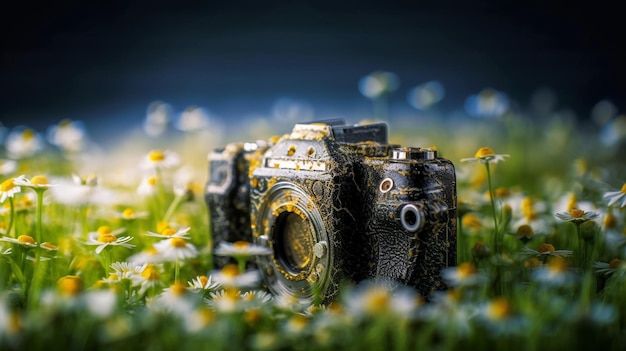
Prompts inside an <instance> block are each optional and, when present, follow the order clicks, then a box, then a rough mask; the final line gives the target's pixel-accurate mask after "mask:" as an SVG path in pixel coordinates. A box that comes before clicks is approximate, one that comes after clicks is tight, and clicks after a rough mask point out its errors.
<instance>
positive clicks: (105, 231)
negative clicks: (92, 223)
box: [96, 225, 111, 235]
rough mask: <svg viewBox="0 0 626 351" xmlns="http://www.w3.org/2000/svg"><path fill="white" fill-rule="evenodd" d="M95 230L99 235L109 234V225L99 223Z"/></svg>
mask: <svg viewBox="0 0 626 351" xmlns="http://www.w3.org/2000/svg"><path fill="white" fill-rule="evenodd" d="M96 232H98V234H100V235H104V234H111V227H109V226H108V225H101V226H99V227H98V229H97V230H96Z"/></svg>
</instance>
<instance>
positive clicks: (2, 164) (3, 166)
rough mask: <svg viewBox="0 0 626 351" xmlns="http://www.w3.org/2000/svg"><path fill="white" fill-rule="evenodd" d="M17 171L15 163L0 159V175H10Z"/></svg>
mask: <svg viewBox="0 0 626 351" xmlns="http://www.w3.org/2000/svg"><path fill="white" fill-rule="evenodd" d="M16 169H17V162H15V161H13V160H2V159H0V175H5V174H10V173H13V172H15V170H16Z"/></svg>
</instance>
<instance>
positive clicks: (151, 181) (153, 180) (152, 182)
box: [146, 177, 158, 186]
mask: <svg viewBox="0 0 626 351" xmlns="http://www.w3.org/2000/svg"><path fill="white" fill-rule="evenodd" d="M157 181H158V180H157V177H150V178H148V179H147V180H146V183H148V185H152V186H155V185H156V183H157Z"/></svg>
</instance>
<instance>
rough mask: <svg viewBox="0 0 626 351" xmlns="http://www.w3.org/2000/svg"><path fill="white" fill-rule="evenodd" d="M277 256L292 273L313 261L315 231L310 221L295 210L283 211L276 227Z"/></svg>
mask: <svg viewBox="0 0 626 351" xmlns="http://www.w3.org/2000/svg"><path fill="white" fill-rule="evenodd" d="M275 230H276V231H275V233H274V238H275V248H276V253H275V254H276V256H277V258H278V259H279V260H280V261H281V263H283V265H284V266H285V268H287V269H288V270H289V271H290V272H291V273H295V274H297V273H299V272H300V271H302V270H303V269H304V268H306V267H307V265H308V264H309V263H310V262H311V257H312V254H313V251H312V250H313V233H312V231H311V225H310V223H309V222H308V221H307V220H305V219H304V218H302V217H301V216H299V215H298V214H296V213H294V212H283V213H282V214H281V215H280V216H279V217H278V219H277V221H276V227H275Z"/></svg>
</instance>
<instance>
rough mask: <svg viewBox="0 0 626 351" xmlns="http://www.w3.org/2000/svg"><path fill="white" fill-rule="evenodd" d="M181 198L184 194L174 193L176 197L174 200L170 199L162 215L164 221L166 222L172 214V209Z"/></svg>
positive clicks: (174, 208) (173, 209)
mask: <svg viewBox="0 0 626 351" xmlns="http://www.w3.org/2000/svg"><path fill="white" fill-rule="evenodd" d="M183 198H184V196H179V195H176V197H175V198H174V201H172V203H171V204H170V206H169V207H168V208H167V211H166V212H165V216H163V221H164V222H167V221H168V220H169V219H170V217H171V216H172V214H174V211H175V210H176V208H177V207H178V205H179V204H180V202H181V201H182V200H183Z"/></svg>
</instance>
